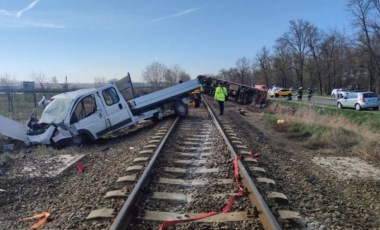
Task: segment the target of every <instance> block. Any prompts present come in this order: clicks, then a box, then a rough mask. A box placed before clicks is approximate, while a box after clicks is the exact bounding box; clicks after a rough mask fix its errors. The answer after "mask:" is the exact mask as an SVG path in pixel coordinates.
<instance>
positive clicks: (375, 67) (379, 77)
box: [347, 0, 380, 91]
mask: <svg viewBox="0 0 380 230" xmlns="http://www.w3.org/2000/svg"><path fill="white" fill-rule="evenodd" d="M379 5H380V3H379V1H378V0H349V1H348V3H347V9H348V11H349V12H350V13H351V14H352V15H353V17H354V18H353V21H352V24H353V26H354V27H355V28H358V29H359V33H360V34H359V39H358V42H359V44H360V46H361V48H362V49H363V51H364V52H365V53H366V54H367V58H366V64H365V65H362V66H363V67H365V68H366V69H367V70H368V72H369V74H368V89H369V90H372V89H373V83H374V82H375V83H376V88H377V91H380V54H379V51H380V49H379V47H380V45H379V42H380V35H379V22H378V20H379V16H380V13H379V12H380V11H379ZM376 18H377V20H376Z"/></svg>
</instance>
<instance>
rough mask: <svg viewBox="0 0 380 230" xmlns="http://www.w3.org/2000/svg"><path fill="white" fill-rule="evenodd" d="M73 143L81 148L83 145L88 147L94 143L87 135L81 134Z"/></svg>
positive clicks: (73, 139) (75, 137)
mask: <svg viewBox="0 0 380 230" xmlns="http://www.w3.org/2000/svg"><path fill="white" fill-rule="evenodd" d="M72 141H73V144H74V145H76V146H78V147H80V146H82V145H88V144H90V143H91V142H92V140H91V138H90V137H89V136H88V135H87V134H85V133H81V134H79V135H77V136H74V137H73V138H72Z"/></svg>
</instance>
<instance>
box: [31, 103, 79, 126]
mask: <svg viewBox="0 0 380 230" xmlns="http://www.w3.org/2000/svg"><path fill="white" fill-rule="evenodd" d="M71 101H72V100H71V99H70V98H56V99H54V100H53V101H52V102H50V103H49V104H48V105H47V106H46V108H45V110H44V111H43V112H42V115H41V119H40V121H39V123H47V124H50V123H54V124H58V123H62V122H63V120H64V119H65V117H66V115H67V113H68V112H69V107H70V103H71Z"/></svg>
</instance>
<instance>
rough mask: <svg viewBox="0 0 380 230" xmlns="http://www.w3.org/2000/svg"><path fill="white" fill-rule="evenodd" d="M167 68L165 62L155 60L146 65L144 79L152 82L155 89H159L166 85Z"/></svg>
mask: <svg viewBox="0 0 380 230" xmlns="http://www.w3.org/2000/svg"><path fill="white" fill-rule="evenodd" d="M167 70H168V68H167V67H166V66H165V65H164V64H162V63H160V62H157V61H155V62H153V63H152V64H150V65H148V66H147V67H145V70H144V71H143V74H142V75H143V78H144V81H146V82H148V83H150V84H151V86H152V88H153V90H157V89H159V88H161V87H162V86H163V85H164V82H165V74H166V73H167Z"/></svg>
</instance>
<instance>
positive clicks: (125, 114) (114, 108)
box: [101, 86, 132, 131]
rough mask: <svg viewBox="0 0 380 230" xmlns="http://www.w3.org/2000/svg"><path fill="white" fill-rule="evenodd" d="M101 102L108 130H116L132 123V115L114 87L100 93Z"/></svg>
mask: <svg viewBox="0 0 380 230" xmlns="http://www.w3.org/2000/svg"><path fill="white" fill-rule="evenodd" d="M101 97H102V101H103V103H104V107H105V109H106V112H107V116H108V122H109V124H110V128H109V129H110V130H111V131H112V130H116V129H118V128H121V127H123V126H125V125H127V124H129V123H131V122H132V115H131V114H130V110H129V108H127V104H126V102H125V101H124V99H123V98H121V97H120V96H119V94H118V92H117V91H116V89H115V88H114V87H112V86H111V87H108V88H105V89H103V90H102V91H101Z"/></svg>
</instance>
